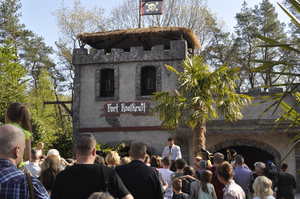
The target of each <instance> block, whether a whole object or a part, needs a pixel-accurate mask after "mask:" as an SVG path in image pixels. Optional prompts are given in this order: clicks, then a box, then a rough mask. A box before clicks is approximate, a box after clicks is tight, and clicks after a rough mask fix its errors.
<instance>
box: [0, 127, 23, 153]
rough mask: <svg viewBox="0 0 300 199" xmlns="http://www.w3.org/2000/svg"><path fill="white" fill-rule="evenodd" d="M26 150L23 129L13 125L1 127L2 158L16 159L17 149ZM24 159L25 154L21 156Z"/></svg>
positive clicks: (0, 150) (0, 144)
mask: <svg viewBox="0 0 300 199" xmlns="http://www.w3.org/2000/svg"><path fill="white" fill-rule="evenodd" d="M17 146H18V147H20V148H22V149H23V150H24V148H25V135H24V133H23V132H22V130H21V129H19V128H17V127H15V126H13V125H9V124H6V125H3V126H1V127H0V156H1V157H2V158H12V159H15V158H16V157H15V154H13V150H14V149H15V148H16V147H17ZM20 156H22V157H23V154H20Z"/></svg>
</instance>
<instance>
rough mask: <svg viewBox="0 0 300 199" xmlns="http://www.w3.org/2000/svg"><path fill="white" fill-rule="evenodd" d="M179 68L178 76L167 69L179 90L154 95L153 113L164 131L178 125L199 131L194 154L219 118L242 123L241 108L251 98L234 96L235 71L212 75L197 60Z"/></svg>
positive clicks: (192, 59) (228, 70)
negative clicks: (208, 124) (209, 124)
mask: <svg viewBox="0 0 300 199" xmlns="http://www.w3.org/2000/svg"><path fill="white" fill-rule="evenodd" d="M182 67H183V68H182V72H180V71H181V69H180V70H176V69H175V68H174V67H172V66H166V68H167V69H168V70H170V71H172V72H174V73H175V74H176V75H177V78H178V89H176V90H174V91H171V92H158V93H156V94H155V96H154V101H155V102H156V103H157V105H156V106H155V108H154V109H153V110H154V112H157V113H158V115H159V118H160V119H161V120H162V125H163V126H164V127H166V128H169V129H174V128H176V127H178V126H179V125H186V126H188V127H190V128H191V129H193V130H194V129H196V128H200V132H198V131H194V133H193V138H194V139H193V140H194V153H196V152H199V151H200V148H201V147H205V124H206V122H207V121H209V120H213V119H216V118H219V117H220V116H222V117H224V119H225V120H228V121H232V122H233V121H236V120H239V119H242V117H243V115H242V113H241V108H242V107H243V106H245V105H247V104H249V103H250V101H251V98H250V97H249V96H247V95H243V94H238V93H237V92H236V83H235V80H237V79H238V71H239V69H238V68H229V67H227V66H222V67H219V68H218V69H216V70H215V71H212V70H211V68H210V67H209V66H208V65H207V64H205V63H204V60H203V59H202V58H201V57H199V56H195V57H192V58H187V59H186V60H185V61H184V62H183V66H182ZM198 136H199V138H198Z"/></svg>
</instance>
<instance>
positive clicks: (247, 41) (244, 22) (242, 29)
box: [235, 1, 259, 88]
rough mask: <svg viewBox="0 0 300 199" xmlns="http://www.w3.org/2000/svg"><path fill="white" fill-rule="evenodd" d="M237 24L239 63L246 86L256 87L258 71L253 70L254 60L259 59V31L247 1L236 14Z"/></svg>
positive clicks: (237, 55) (236, 42)
mask: <svg viewBox="0 0 300 199" xmlns="http://www.w3.org/2000/svg"><path fill="white" fill-rule="evenodd" d="M235 18H236V20H237V25H236V26H235V34H236V38H235V49H236V55H235V56H236V57H237V59H236V60H237V65H238V66H239V67H241V69H242V72H243V73H245V80H244V82H245V85H244V87H246V88H254V87H256V86H257V85H258V83H259V82H258V78H257V73H256V72H254V71H252V69H253V68H255V67H256V66H257V63H253V62H252V60H255V59H258V58H257V56H258V49H257V48H255V47H256V45H258V39H257V38H256V37H255V34H256V32H257V27H256V17H255V15H254V13H253V10H252V9H251V8H249V7H248V4H247V3H246V1H244V2H243V4H242V9H241V11H240V12H239V13H237V14H236V16H235Z"/></svg>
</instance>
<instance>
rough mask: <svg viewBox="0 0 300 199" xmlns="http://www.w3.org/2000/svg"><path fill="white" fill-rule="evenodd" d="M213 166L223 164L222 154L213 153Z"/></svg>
mask: <svg viewBox="0 0 300 199" xmlns="http://www.w3.org/2000/svg"><path fill="white" fill-rule="evenodd" d="M213 161H214V164H221V163H222V162H224V155H223V154H222V153H215V154H214V158H213Z"/></svg>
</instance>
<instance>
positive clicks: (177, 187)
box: [172, 178, 182, 191]
mask: <svg viewBox="0 0 300 199" xmlns="http://www.w3.org/2000/svg"><path fill="white" fill-rule="evenodd" d="M172 185H173V189H174V190H176V191H181V190H182V180H181V179H180V178H175V179H174V180H173V183H172Z"/></svg>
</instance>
